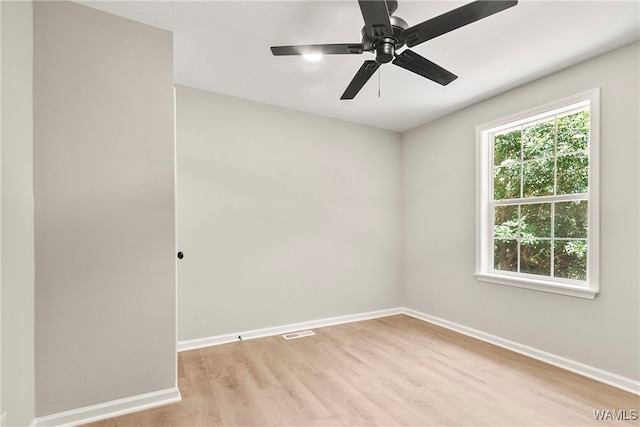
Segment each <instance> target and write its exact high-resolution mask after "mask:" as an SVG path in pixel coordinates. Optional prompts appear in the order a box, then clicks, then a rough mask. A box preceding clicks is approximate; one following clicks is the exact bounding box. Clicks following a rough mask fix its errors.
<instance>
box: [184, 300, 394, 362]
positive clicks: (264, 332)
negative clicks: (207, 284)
mask: <svg viewBox="0 0 640 427" xmlns="http://www.w3.org/2000/svg"><path fill="white" fill-rule="evenodd" d="M395 314H402V308H391V309H387V310H378V311H370V312H367V313H359V314H350V315H347V316H338V317H328V318H325V319H318V320H311V321H307V322H300V323H291V324H288V325H282V326H274V327H271V328H263V329H254V330H249V331H242V332H234V333H232V334H225V335H216V336H212V337H206V338H199V339H194V340H187V341H178V351H179V352H180V351H187V350H196V349H199V348H204V347H211V346H214V345H219V344H227V343H230V342H236V341H238V336H241V337H242V340H249V339H255V338H263V337H270V336H274V335H281V334H286V333H288V332H295V331H300V330H303V329H312V328H321V327H324V326H332V325H339V324H342V323H350V322H358V321H360V320H368V319H376V318H378V317H386V316H393V315H395Z"/></svg>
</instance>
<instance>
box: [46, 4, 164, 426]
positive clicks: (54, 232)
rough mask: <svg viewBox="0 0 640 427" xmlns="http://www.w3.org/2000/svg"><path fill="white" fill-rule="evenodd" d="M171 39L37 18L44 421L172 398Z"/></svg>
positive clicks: (64, 8) (141, 28)
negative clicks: (165, 395) (98, 406)
mask: <svg viewBox="0 0 640 427" xmlns="http://www.w3.org/2000/svg"><path fill="white" fill-rule="evenodd" d="M172 62H173V58H172V35H171V33H169V32H166V31H163V30H159V29H156V28H152V27H149V26H146V25H142V24H139V23H136V22H133V21H129V20H126V19H122V18H118V17H115V16H112V15H108V14H105V13H103V12H99V11H96V10H93V9H90V8H87V7H84V6H80V5H77V4H75V3H69V2H37V3H35V5H34V124H35V125H34V171H35V173H34V192H35V282H36V288H35V316H36V328H35V349H36V353H35V354H36V357H35V390H36V416H43V415H48V414H51V413H57V412H60V411H64V410H68V409H74V408H79V407H83V406H86V405H91V404H95V403H101V402H106V401H111V400H115V399H119V398H125V397H129V396H133V395H138V394H142V393H147V392H152V391H157V390H162V389H167V388H171V387H174V386H175V385H176V383H175V381H176V353H175V337H176V334H175V324H176V323H175V305H176V299H175V253H174V250H175V226H174V224H175V213H174V211H175V207H174V206H175V204H174V140H173V137H174V135H173V130H174V129H173V118H174V116H173V114H174V113H173V64H172Z"/></svg>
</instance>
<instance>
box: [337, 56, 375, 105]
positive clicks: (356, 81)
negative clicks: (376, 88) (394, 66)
mask: <svg viewBox="0 0 640 427" xmlns="http://www.w3.org/2000/svg"><path fill="white" fill-rule="evenodd" d="M379 67H380V64H379V63H377V62H376V61H364V64H362V66H361V67H360V69H359V70H358V72H357V73H356V75H355V76H353V79H352V80H351V83H349V86H347V89H346V90H345V91H344V93H343V94H342V96H341V97H340V99H353V98H355V97H356V95H357V94H358V92H360V89H362V86H364V85H365V83H367V81H369V79H370V78H371V76H373V74H374V73H375V72H376V70H377V69H378V68H379Z"/></svg>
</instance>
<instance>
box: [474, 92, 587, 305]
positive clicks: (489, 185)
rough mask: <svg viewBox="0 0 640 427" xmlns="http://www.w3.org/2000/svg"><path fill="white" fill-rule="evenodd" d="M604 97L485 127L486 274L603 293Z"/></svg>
mask: <svg viewBox="0 0 640 427" xmlns="http://www.w3.org/2000/svg"><path fill="white" fill-rule="evenodd" d="M598 100H599V90H598V89H594V90H591V91H588V92H585V93H581V94H578V95H575V96H572V97H570V98H566V99H563V100H560V101H557V102H554V103H551V104H547V105H545V106H542V107H538V108H536V109H533V110H530V111H525V112H522V113H519V114H516V115H513V116H511V117H508V118H504V119H501V120H497V121H494V122H491V123H487V124H484V125H481V126H478V127H477V162H478V164H477V174H478V175H477V186H478V188H477V248H476V258H477V262H476V277H477V278H478V279H479V280H481V281H487V282H494V283H499V284H503V285H511V286H517V287H523V288H529V289H535V290H542V291H548V292H553V293H558V294H565V295H572V296H577V297H583V298H591V299H593V298H595V296H596V294H597V293H598V292H599V286H598V185H597V178H598V143H599V141H598V139H599V138H598V135H599V125H598V112H599V107H598Z"/></svg>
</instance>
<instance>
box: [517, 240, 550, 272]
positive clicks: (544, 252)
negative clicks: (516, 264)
mask: <svg viewBox="0 0 640 427" xmlns="http://www.w3.org/2000/svg"><path fill="white" fill-rule="evenodd" d="M520 272H521V273H529V274H539V275H542V276H550V275H551V240H535V239H533V240H529V241H523V242H522V243H521V244H520Z"/></svg>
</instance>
